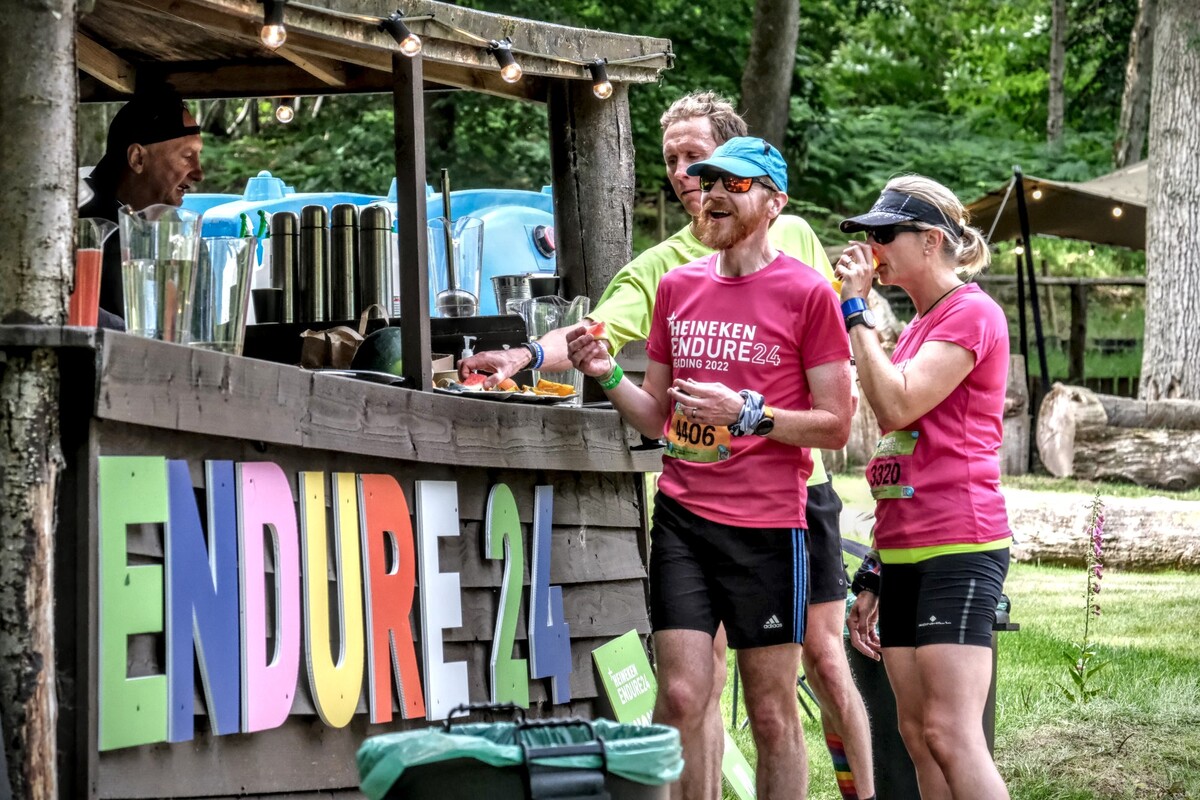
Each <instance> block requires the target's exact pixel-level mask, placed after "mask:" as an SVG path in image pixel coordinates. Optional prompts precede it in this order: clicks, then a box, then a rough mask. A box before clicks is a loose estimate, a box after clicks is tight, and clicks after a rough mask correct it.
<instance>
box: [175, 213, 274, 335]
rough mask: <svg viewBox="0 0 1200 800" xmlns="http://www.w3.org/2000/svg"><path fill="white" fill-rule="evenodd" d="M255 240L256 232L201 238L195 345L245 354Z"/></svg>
mask: <svg viewBox="0 0 1200 800" xmlns="http://www.w3.org/2000/svg"><path fill="white" fill-rule="evenodd" d="M255 243H256V242H255V239H254V237H252V236H249V237H246V238H244V239H241V238H237V237H233V236H215V237H212V238H207V239H202V240H201V241H200V260H199V264H198V267H197V269H196V280H195V282H194V288H193V291H192V299H191V344H192V346H193V347H202V348H204V349H206V350H216V351H218V352H222V353H229V354H231V355H241V354H242V340H243V338H244V336H245V333H246V306H247V303H248V302H249V299H250V281H251V280H252V277H253V260H254V247H255ZM268 291H272V290H268Z"/></svg>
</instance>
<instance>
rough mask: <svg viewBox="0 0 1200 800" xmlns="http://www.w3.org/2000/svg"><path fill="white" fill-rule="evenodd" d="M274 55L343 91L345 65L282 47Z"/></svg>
mask: <svg viewBox="0 0 1200 800" xmlns="http://www.w3.org/2000/svg"><path fill="white" fill-rule="evenodd" d="M275 54H276V55H278V56H282V57H283V58H286V59H287V60H288V61H290V62H292V63H293V64H295V65H296V66H297V67H299V68H300V69H302V70H304V71H305V72H307V73H308V74H309V75H312V76H313V77H314V78H317V79H318V80H320V81H321V82H322V83H324V84H325V85H327V86H330V87H333V88H336V89H344V88H345V87H346V65H345V64H342V63H341V62H340V61H335V60H333V59H332V58H325V57H323V56H316V55H312V54H310V53H301V52H299V51H297V50H296V49H295V48H294V47H288V46H287V45H284V46H283V47H280V48H279V49H278V50H276V51H275Z"/></svg>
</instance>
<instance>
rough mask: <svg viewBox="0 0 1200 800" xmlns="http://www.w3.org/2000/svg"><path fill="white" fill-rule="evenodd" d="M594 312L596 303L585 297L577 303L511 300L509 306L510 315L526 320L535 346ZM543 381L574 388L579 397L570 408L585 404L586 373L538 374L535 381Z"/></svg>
mask: <svg viewBox="0 0 1200 800" xmlns="http://www.w3.org/2000/svg"><path fill="white" fill-rule="evenodd" d="M591 310H592V301H591V300H590V299H588V298H587V297H583V296H582V295H580V296H579V297H576V298H575V299H574V300H564V299H563V298H561V297H557V296H553V295H552V296H549V297H533V298H526V299H523V300H509V301H508V302H507V303H506V306H505V311H507V312H508V313H509V314H520V315H521V318H522V319H524V320H525V330H526V331H527V332H528V333H529V340H530V341H533V342H536V341H537V340H538V339H539V338H541V337H542V336H545V335H546V334H547V333H549V332H550V331H552V330H555V329H557V328H565V327H569V326H573V325H578V324H579V323H580V322H583V320H584V318H585V317H586V316H587V315H588V312H589V311H591ZM539 378H544V379H546V380H548V381H554V382H555V383H567V384H570V385H572V386H574V387H575V396H574V397H573V398H571V400H570V404H571V405H579V404H580V403H581V402H583V401H582V396H583V373H582V372H580V371H579V370H577V369H573V368H568V369H566V370H563V371H562V372H545V371H540V372H534V373H533V379H534V381H535V382H536V381H537V380H538V379H539Z"/></svg>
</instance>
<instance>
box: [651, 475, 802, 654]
mask: <svg viewBox="0 0 1200 800" xmlns="http://www.w3.org/2000/svg"><path fill="white" fill-rule="evenodd" d="M804 539H805V536H804V530H803V529H802V528H739V527H735V526H732V525H725V524H722V523H718V522H711V521H709V520H706V519H704V518H702V517H699V516H697V515H696V514H693V513H692V512H691V511H689V510H687V509H686V508H684V507H683V506H682V505H681V504H680V503H677V502H676V501H674V500H672V499H671V498H669V497H667V496H666V495H664V494H663V493H662V492H659V493H658V494H657V495H656V496H655V499H654V519H653V526H652V527H651V529H650V623H651V627H652V628H653V629H654V631H656V632H657V631H665V630H679V629H683V630H696V631H702V632H704V633H707V634H708V635H710V636H714V635H715V634H716V632H717V625H718V624H719V623H724V624H725V632H726V634H727V635H728V637H729V646H730V647H732V648H734V649H742V648H748V647H768V646H771V645H777V644H801V643H803V642H804V625H805V620H806V616H805V611H806V609H805V606H806V604H807V599H808V598H807V587H808V557H807V552H806V548H805V543H804Z"/></svg>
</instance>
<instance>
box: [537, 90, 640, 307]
mask: <svg viewBox="0 0 1200 800" xmlns="http://www.w3.org/2000/svg"><path fill="white" fill-rule="evenodd" d="M613 89H614V90H613V94H612V97H610V98H609V99H608V100H599V99H597V98H596V97H595V95H593V94H592V88H591V84H590V83H588V82H586V81H582V80H580V81H568V80H558V81H554V82H553V83H552V84H551V86H550V92H549V100H548V105H549V112H550V162H551V167H552V169H553V173H554V218H555V231H556V232H557V233H558V272H559V275H561V276H562V278H563V294H564V295H565V296H567V297H571V296H573V295H578V294H583V295H587V296H588V297H590V298H592V300H596V299H598V298H599V297H600V295H601V294H602V293H603V292H604V288H605V287H606V286H608V282H609V281H610V280H612V277H613V275H615V274H616V273H617V270H619V269H620V268H621V267H623V266H624V265H625V264H626V263H628V262H629V259H630V257H631V254H632V244H633V185H634V178H633V138H632V134H631V132H630V127H629V87H628V86H626V85H625V84H621V83H617V84H614V86H613Z"/></svg>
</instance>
